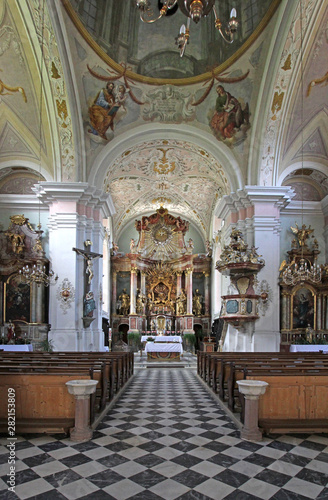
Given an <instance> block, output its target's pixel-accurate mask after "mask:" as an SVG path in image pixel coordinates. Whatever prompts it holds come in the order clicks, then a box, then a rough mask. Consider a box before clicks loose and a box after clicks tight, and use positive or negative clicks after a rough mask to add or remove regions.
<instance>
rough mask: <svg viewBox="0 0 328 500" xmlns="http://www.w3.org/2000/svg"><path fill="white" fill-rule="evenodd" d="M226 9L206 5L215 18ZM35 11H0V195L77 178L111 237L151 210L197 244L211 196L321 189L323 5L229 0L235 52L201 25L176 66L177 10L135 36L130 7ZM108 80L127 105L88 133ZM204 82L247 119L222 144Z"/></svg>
mask: <svg viewBox="0 0 328 500" xmlns="http://www.w3.org/2000/svg"><path fill="white" fill-rule="evenodd" d="M230 3H231V2H225V1H223V0H222V1H221V2H218V1H217V4H220V6H221V7H220V8H221V13H220V15H222V18H224V19H225V18H227V16H228V13H227V11H228V10H229V9H228V7H231V5H230ZM155 4H156V5H155ZM43 5H44V1H43V0H24V1H21V2H11V1H10V0H5V1H4V2H2V3H1V5H0V69H2V70H3V71H2V73H1V74H0V98H1V101H0V194H1V193H2V194H5V193H7V194H8V193H11V194H12V193H20V194H26V193H31V192H32V191H31V187H32V184H33V182H34V181H37V180H39V179H42V180H43V179H46V180H54V181H58V182H73V181H74V182H77V181H83V182H90V183H92V184H94V185H96V186H97V187H98V188H102V189H103V190H104V191H105V192H108V193H109V194H110V195H111V197H112V199H113V202H114V206H115V209H116V214H115V216H114V232H115V233H116V234H120V232H121V231H122V230H123V228H124V226H125V225H126V224H127V223H129V222H130V221H131V220H134V219H136V218H140V217H141V216H142V215H143V214H145V213H149V212H152V211H155V209H156V208H158V206H159V205H160V204H164V206H165V207H167V208H168V209H169V210H170V211H173V212H175V213H176V214H180V215H182V216H183V217H185V218H186V219H188V220H189V221H191V222H192V223H193V224H194V225H195V226H196V227H197V228H198V230H199V231H200V233H201V234H202V236H203V238H204V240H205V239H206V238H207V236H208V235H209V232H210V229H211V227H212V221H213V214H214V207H215V205H216V204H217V203H218V201H219V199H220V198H221V197H222V196H224V195H225V194H228V193H229V192H231V191H234V190H236V189H239V188H242V187H243V186H244V185H246V184H261V185H263V186H266V185H280V184H282V183H284V184H288V185H292V186H293V187H294V188H295V191H296V192H298V195H297V196H299V197H300V196H303V197H304V195H305V196H307V197H308V199H311V200H319V199H322V198H323V197H324V196H325V195H326V194H327V190H328V185H327V182H328V181H327V167H328V125H327V114H328V103H327V86H326V84H327V81H328V80H327V70H328V67H327V53H328V50H327V49H328V34H327V33H328V31H327V22H328V7H327V6H326V4H325V2H324V0H318V1H317V2H313V1H311V0H301V3H299V2H298V1H295V2H287V1H286V0H273V1H269V0H267V1H266V2H262V1H259V2H245V1H242V2H241V1H240V0H238V2H236V7H237V13H239V15H240V20H241V26H240V34H239V36H237V40H236V44H235V45H234V44H232V45H229V46H225V44H224V42H223V41H222V40H221V39H220V36H219V35H218V33H217V32H215V31H214V30H213V23H212V22H211V20H210V19H206V20H201V21H200V23H199V25H198V26H197V27H195V26H192V28H191V39H190V43H189V44H188V46H187V51H186V54H185V56H184V57H183V58H180V57H177V56H178V49H177V47H176V46H175V45H174V36H176V34H177V31H178V28H179V26H178V27H177V25H180V21H181V17H182V18H183V16H182V14H181V13H179V12H177V13H176V14H174V15H173V16H171V17H170V18H168V19H164V20H163V19H162V20H160V21H159V22H158V23H155V24H154V27H151V28H150V31H147V30H148V28H149V26H147V25H144V24H142V23H141V21H140V20H139V19H138V12H137V10H136V9H135V8H134V7H133V2H119V3H118V2H116V0H107V1H106V2H103V1H100V0H99V1H98V0H97V1H96V0H93V1H91V0H82V1H77V0H71V1H68V0H60V1H59V0H58V1H56V2H52V1H47V0H46V1H45V6H46V9H45V11H44V14H43ZM92 5H94V6H95V7H96V10H95V11H93V10H92ZM154 5H155V7H156V8H157V2H154ZM299 5H301V12H300V10H299ZM251 6H252V9H253V10H252V9H251ZM256 7H258V9H259V10H258V12H257V13H256ZM102 8H105V11H102V10H101V9H102ZM243 8H244V10H243ZM248 8H249V9H251V10H250V11H249V12H248V11H247V9H248ZM247 12H248V14H249V13H250V14H249V15H250V18H252V19H253V20H252V22H251V21H250V20H248V21H247V17H246V16H247V15H248V14H247ZM92 13H94V16H93V14H92ZM92 16H93V17H92ZM252 16H253V17H252ZM92 19H94V24H93V25H92V22H93V21H92ZM182 20H183V19H182ZM300 20H302V21H301V22H300ZM176 23H177V25H176ZM91 25H92V26H91ZM249 26H250V28H249ZM247 27H248V28H247ZM246 28H247V29H246ZM164 41H165V43H164ZM214 48H215V50H214ZM300 54H302V57H301V56H300ZM214 56H215V57H214ZM4 69H6V71H4ZM41 80H42V91H41V87H40V82H41ZM109 80H112V81H113V82H114V85H115V89H116V92H117V90H118V87H119V85H124V86H125V89H126V90H127V92H126V96H127V97H126V101H125V104H124V106H123V107H122V109H121V113H120V114H119V113H118V114H117V116H116V117H115V120H114V121H113V127H112V128H110V127H109V128H108V130H107V131H106V134H105V136H104V137H100V136H99V135H95V134H93V133H92V132H90V113H89V110H90V106H91V105H92V104H93V103H94V102H95V99H96V98H97V96H98V95H99V92H100V90H101V89H102V88H104V86H105V85H106V82H107V81H109ZM217 85H222V86H224V88H225V89H226V90H227V91H228V92H229V93H230V94H231V95H232V96H233V97H234V98H235V99H237V100H238V102H239V104H240V107H241V109H242V110H243V112H244V116H245V117H246V118H247V120H244V123H243V125H241V126H240V127H236V128H235V129H234V131H233V133H232V134H231V137H228V136H223V135H222V134H220V133H215V132H214V130H213V128H212V127H211V119H212V117H213V115H214V112H215V106H216V99H217V92H216V87H217ZM246 115H247V116H246ZM40 117H41V119H40ZM155 132H156V134H155ZM305 167H306V169H307V170H306V169H305ZM302 185H304V186H305V188H304V189H303V188H301V186H302Z"/></svg>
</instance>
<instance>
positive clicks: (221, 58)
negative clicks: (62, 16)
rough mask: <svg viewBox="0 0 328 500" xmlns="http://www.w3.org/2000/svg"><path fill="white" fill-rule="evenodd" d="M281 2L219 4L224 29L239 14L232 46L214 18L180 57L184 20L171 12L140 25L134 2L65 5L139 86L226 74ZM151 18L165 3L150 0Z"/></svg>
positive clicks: (198, 28)
mask: <svg viewBox="0 0 328 500" xmlns="http://www.w3.org/2000/svg"><path fill="white" fill-rule="evenodd" d="M280 1H281V0H234V1H233V2H231V0H220V2H217V3H216V9H217V12H218V16H219V17H220V19H221V21H222V23H223V26H224V27H225V25H226V23H227V21H228V20H229V17H230V11H231V9H232V7H235V8H236V9H237V19H238V21H239V28H238V31H237V33H236V35H235V40H234V42H233V43H232V44H229V43H226V42H225V41H224V40H223V38H222V37H221V35H220V34H219V32H218V30H216V29H215V27H214V14H213V13H212V12H210V13H209V15H208V16H207V17H206V18H205V19H201V21H200V22H199V23H198V24H195V23H194V22H192V23H191V26H190V39H189V42H188V46H187V48H186V51H185V54H184V56H183V57H180V54H179V49H178V47H177V45H176V44H175V39H176V37H177V35H178V34H179V30H180V26H181V25H182V24H186V19H187V18H186V16H185V15H184V14H183V13H182V12H181V11H180V10H179V9H176V8H174V9H172V11H169V13H170V14H171V13H172V14H173V15H167V16H166V17H162V18H161V19H160V20H159V21H158V22H155V23H153V24H146V23H143V22H142V21H141V20H140V17H139V11H138V9H137V7H136V4H135V2H134V1H133V0H131V1H129V2H128V1H125V2H117V1H116V0H107V1H106V2H94V1H91V0H82V1H81V0H62V3H63V5H64V6H65V8H66V10H67V12H68V13H69V15H70V17H71V19H72V20H73V22H74V23H75V25H76V26H77V28H78V30H79V31H80V33H81V34H82V35H83V36H84V38H85V39H86V40H87V41H88V43H89V44H90V45H91V46H92V48H93V49H94V50H95V52H97V53H98V55H100V57H102V59H103V60H104V61H105V62H106V63H107V64H109V65H110V66H111V67H113V68H114V69H115V70H116V71H118V72H120V73H121V72H122V68H123V67H124V68H127V69H128V70H129V74H130V76H131V75H133V78H134V79H136V80H141V81H146V80H151V81H153V82H154V81H155V80H156V81H157V83H156V84H159V83H163V82H162V81H161V80H168V79H169V80H172V79H174V80H179V79H184V80H186V79H191V80H192V79H193V78H194V77H196V78H197V77H199V76H200V75H204V74H206V73H207V72H211V71H212V70H213V69H214V68H215V71H216V72H220V71H222V68H223V66H224V65H225V67H228V66H230V65H231V64H232V63H233V62H234V61H236V60H237V59H238V58H239V57H240V56H241V55H242V54H243V53H244V52H245V50H246V49H247V48H248V47H249V46H250V45H251V43H253V41H254V40H255V39H256V38H257V37H258V36H259V34H260V33H261V31H262V30H263V29H264V28H265V26H266V25H267V23H268V22H269V21H270V19H271V17H272V16H273V14H274V12H275V10H276V8H277V7H278V5H279V4H280ZM150 5H151V9H152V12H153V13H154V16H153V17H157V16H158V14H159V11H160V9H161V8H162V6H163V0H151V2H150Z"/></svg>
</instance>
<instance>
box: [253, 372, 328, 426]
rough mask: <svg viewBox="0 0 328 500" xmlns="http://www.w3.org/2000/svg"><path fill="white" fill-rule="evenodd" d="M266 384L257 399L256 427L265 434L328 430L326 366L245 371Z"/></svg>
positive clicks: (327, 376)
mask: <svg viewBox="0 0 328 500" xmlns="http://www.w3.org/2000/svg"><path fill="white" fill-rule="evenodd" d="M245 377H246V379H249V380H263V381H264V382H268V384H269V385H268V387H267V389H266V392H265V394H264V395H263V396H261V397H260V400H259V426H260V427H261V428H262V429H263V430H264V431H265V432H266V433H272V432H276V433H286V432H309V433H312V432H328V368H327V367H325V368H321V369H318V370H317V371H316V373H314V372H313V371H312V370H311V371H306V370H303V371H297V370H296V369H290V370H284V371H283V372H282V373H280V374H278V373H273V372H270V371H269V372H267V371H265V372H264V371H262V372H261V371H260V370H257V371H256V372H254V371H253V372H251V371H250V370H249V371H247V370H246V372H245Z"/></svg>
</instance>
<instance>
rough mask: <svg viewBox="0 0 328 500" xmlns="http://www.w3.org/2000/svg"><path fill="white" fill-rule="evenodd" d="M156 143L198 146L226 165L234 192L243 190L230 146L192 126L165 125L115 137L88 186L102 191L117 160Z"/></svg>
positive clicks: (155, 125)
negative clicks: (125, 152) (153, 142)
mask: <svg viewBox="0 0 328 500" xmlns="http://www.w3.org/2000/svg"><path fill="white" fill-rule="evenodd" d="M153 139H168V140H169V139H172V140H173V139H174V140H181V141H186V142H192V143H193V144H195V145H196V146H198V147H200V148H203V149H204V150H205V151H207V152H208V153H209V154H210V155H212V156H213V158H214V159H216V160H217V161H218V162H219V163H220V164H221V165H224V171H225V173H226V175H227V178H228V181H229V183H230V186H231V190H232V191H235V190H237V189H241V188H242V187H243V176H242V172H241V170H240V167H239V164H238V162H237V160H236V158H235V156H234V154H233V153H232V151H231V149H230V148H229V147H228V146H227V145H225V144H222V143H220V142H219V141H216V140H215V139H214V137H213V135H212V134H210V133H208V132H205V131H203V130H201V129H196V128H195V127H191V126H190V125H179V126H178V125H167V124H166V125H163V124H160V123H153V124H146V125H141V126H139V127H137V128H134V129H131V130H128V131H127V132H124V133H123V134H121V135H120V136H118V137H115V138H114V139H113V140H112V141H111V142H110V143H109V144H108V145H107V146H105V147H104V149H103V150H102V151H101V153H100V154H99V155H98V156H97V157H96V159H95V160H94V162H93V166H92V168H91V171H90V175H89V178H88V182H89V183H90V184H92V185H95V186H97V187H101V186H102V181H103V180H104V178H102V177H101V174H102V173H103V175H104V173H105V169H107V168H108V166H109V165H111V164H112V163H113V162H114V160H115V159H116V158H117V157H119V156H120V155H122V154H123V153H124V151H125V150H126V149H127V148H129V149H132V148H133V147H135V146H136V145H138V144H141V143H143V142H145V141H149V140H153Z"/></svg>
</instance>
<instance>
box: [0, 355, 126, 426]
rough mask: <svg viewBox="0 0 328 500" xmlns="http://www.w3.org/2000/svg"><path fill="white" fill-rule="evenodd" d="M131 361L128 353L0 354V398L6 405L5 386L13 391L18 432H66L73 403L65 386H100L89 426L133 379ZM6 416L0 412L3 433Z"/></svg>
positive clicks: (91, 408) (95, 395) (92, 407)
mask: <svg viewBox="0 0 328 500" xmlns="http://www.w3.org/2000/svg"><path fill="white" fill-rule="evenodd" d="M81 354H83V355H82V356H81ZM132 354H133V353H132ZM133 359H134V358H133V357H132V358H131V353H125V352H124V353H120V352H118V353H72V352H69V353H60V354H59V353H48V352H47V353H40V352H35V353H33V352H32V353H31V352H8V351H5V352H1V353H0V385H1V391H0V398H1V399H2V400H7V392H6V390H8V387H12V388H14V389H15V391H16V419H17V423H18V427H17V429H16V432H18V433H26V432H67V431H68V429H69V428H70V427H72V426H73V424H74V415H75V400H74V397H73V396H72V395H70V394H69V393H68V390H67V387H66V385H65V382H66V381H68V380H75V379H94V380H97V381H98V384H97V389H96V392H95V393H94V394H93V395H92V396H91V398H90V422H91V423H92V422H93V421H94V419H95V415H96V413H99V412H100V411H102V410H103V409H104V408H105V406H106V403H107V402H108V401H110V400H111V399H112V398H113V397H114V395H115V394H116V393H118V392H119V390H120V389H121V388H122V387H123V385H124V384H125V383H126V381H127V380H128V379H129V378H130V377H131V375H132V374H133ZM29 386H31V387H29ZM2 392H3V394H2ZM24 398H25V399H24ZM55 401H57V402H58V405H57V404H55V403H54V402H55ZM72 404H73V410H74V411H73V410H72ZM63 408H66V409H67V411H66V410H65V411H64V410H63ZM5 410H6V407H5ZM46 410H47V411H46ZM6 417H7V415H2V414H1V412H0V429H1V431H5V429H6V428H7V425H8V423H7V418H6ZM36 422H39V423H38V424H37V423H36ZM40 422H44V424H42V425H40Z"/></svg>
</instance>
